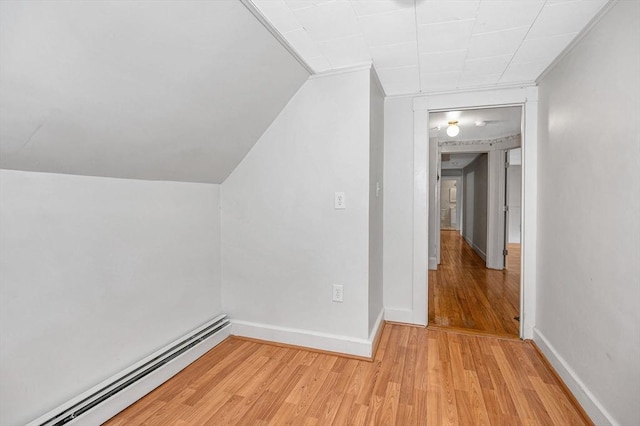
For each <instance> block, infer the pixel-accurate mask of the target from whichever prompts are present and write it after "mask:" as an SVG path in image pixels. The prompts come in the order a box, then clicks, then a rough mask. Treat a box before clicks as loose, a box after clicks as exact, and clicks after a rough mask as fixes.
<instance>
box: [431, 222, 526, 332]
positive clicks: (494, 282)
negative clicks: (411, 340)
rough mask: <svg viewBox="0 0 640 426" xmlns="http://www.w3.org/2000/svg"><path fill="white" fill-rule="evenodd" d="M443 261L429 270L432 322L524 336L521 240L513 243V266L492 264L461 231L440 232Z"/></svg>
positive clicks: (510, 253)
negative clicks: (501, 267) (494, 266)
mask: <svg viewBox="0 0 640 426" xmlns="http://www.w3.org/2000/svg"><path fill="white" fill-rule="evenodd" d="M440 241H441V246H440V247H441V249H440V259H441V263H440V265H438V270H436V271H429V325H430V326H436V327H451V328H456V329H466V330H472V331H475V332H481V333H488V334H495V335H503V336H512V337H518V335H519V330H520V323H519V322H518V320H516V319H514V318H516V317H519V316H520V314H519V311H520V244H510V245H509V255H508V256H507V269H505V270H503V271H498V270H493V269H487V268H486V266H485V262H484V260H482V258H481V257H480V256H478V255H477V254H476V252H475V251H473V249H472V248H471V246H470V245H469V244H468V243H467V242H466V241H465V240H464V238H462V236H461V235H460V232H459V231H449V230H446V231H442V232H441V233H440Z"/></svg>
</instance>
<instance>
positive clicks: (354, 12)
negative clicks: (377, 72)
mask: <svg viewBox="0 0 640 426" xmlns="http://www.w3.org/2000/svg"><path fill="white" fill-rule="evenodd" d="M349 7H350V8H351V11H352V12H353V16H355V18H356V22H357V24H356V25H358V28H357V29H358V31H360V37H362V39H363V40H364V44H365V46H367V52H368V53H369V59H370V60H371V63H373V55H372V54H371V46H369V43H368V41H367V37H366V36H365V35H364V31H362V26H361V25H360V19H359V16H358V14H357V13H356V10H355V9H354V8H353V3H352V2H351V1H349ZM368 16H373V15H368Z"/></svg>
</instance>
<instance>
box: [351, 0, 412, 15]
mask: <svg viewBox="0 0 640 426" xmlns="http://www.w3.org/2000/svg"><path fill="white" fill-rule="evenodd" d="M413 4H414V3H413V0H373V1H372V0H351V5H352V6H353V10H354V11H355V12H356V15H358V16H366V15H375V14H378V13H385V12H391V11H394V10H398V9H406V8H409V9H413Z"/></svg>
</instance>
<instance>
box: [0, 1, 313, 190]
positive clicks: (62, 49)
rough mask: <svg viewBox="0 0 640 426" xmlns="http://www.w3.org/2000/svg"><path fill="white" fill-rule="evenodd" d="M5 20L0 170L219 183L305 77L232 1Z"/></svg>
mask: <svg viewBox="0 0 640 426" xmlns="http://www.w3.org/2000/svg"><path fill="white" fill-rule="evenodd" d="M0 8H1V9H0V167H2V168H8V169H18V170H28V171H42V172H56V173H70V174H80V175H90V176H110V177H119V178H136V179H153V180H176V181H191V182H210V183H219V182H222V181H223V180H224V179H225V178H226V177H227V176H228V175H229V173H231V171H232V170H233V169H234V168H235V166H236V165H237V164H238V163H239V162H240V160H241V159H242V158H243V157H244V156H245V154H246V153H247V152H248V151H249V149H251V147H252V146H253V144H254V143H255V142H256V141H257V140H258V138H259V137H260V136H261V135H262V133H263V132H264V131H265V130H266V128H267V127H268V126H269V124H270V123H271V122H272V121H273V119H274V118H275V117H276V116H277V115H278V113H279V112H280V111H281V109H282V108H283V107H284V105H285V104H286V103H287V102H288V101H289V99H290V98H291V96H293V94H294V93H295V92H296V91H297V89H298V88H299V87H300V86H301V85H302V83H303V82H304V81H305V80H306V79H307V77H308V75H309V74H308V72H307V71H306V70H305V68H303V67H302V66H301V65H300V64H299V63H298V62H297V61H296V59H294V58H293V57H292V56H291V55H290V54H289V52H288V51H287V50H286V49H285V48H284V47H282V45H280V44H279V43H278V41H277V40H276V39H275V38H274V37H273V35H272V34H271V33H270V32H269V31H268V30H267V29H266V28H265V27H264V26H263V25H262V24H261V23H260V22H259V21H258V20H257V19H256V18H255V17H254V16H253V15H252V13H251V12H250V11H249V10H248V9H247V8H246V7H245V6H244V5H243V4H242V3H241V2H240V1H239V0H216V1H204V2H203V1H135V2H134V1H95V0H94V1H88V2H81V1H57V0H56V1H2V2H0Z"/></svg>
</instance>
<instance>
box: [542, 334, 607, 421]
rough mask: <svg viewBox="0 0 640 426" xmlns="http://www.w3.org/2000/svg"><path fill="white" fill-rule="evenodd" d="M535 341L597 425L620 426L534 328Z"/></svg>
mask: <svg viewBox="0 0 640 426" xmlns="http://www.w3.org/2000/svg"><path fill="white" fill-rule="evenodd" d="M533 341H534V342H536V345H538V348H540V350H541V351H542V353H543V354H544V356H545V357H546V358H547V360H548V361H549V362H550V363H551V365H552V366H553V368H554V369H555V370H556V372H557V373H558V375H559V376H560V378H562V380H563V381H564V383H565V384H566V385H567V387H568V388H569V390H570V391H571V393H572V394H573V396H575V398H576V399H577V400H578V402H579V403H580V405H581V406H582V408H584V411H585V412H586V413H587V414H588V415H589V417H590V418H591V420H592V421H593V422H594V423H595V424H597V425H614V426H615V425H618V423H617V422H616V421H615V420H614V418H613V416H611V414H610V413H609V412H608V411H607V410H606V409H605V408H604V407H603V405H602V404H601V403H600V401H598V400H597V399H596V397H595V396H594V395H593V394H592V393H591V391H590V390H589V388H587V386H586V385H585V384H584V383H583V382H582V380H580V378H579V377H578V375H577V374H576V372H575V371H573V369H572V368H571V367H570V366H569V364H568V363H567V362H566V361H565V359H564V358H563V357H562V356H561V355H560V354H559V353H558V351H557V350H556V349H555V348H554V347H553V345H552V344H551V343H550V342H549V340H548V339H547V338H546V337H545V336H544V334H542V333H541V332H540V330H538V329H537V328H535V327H534V328H533Z"/></svg>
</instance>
